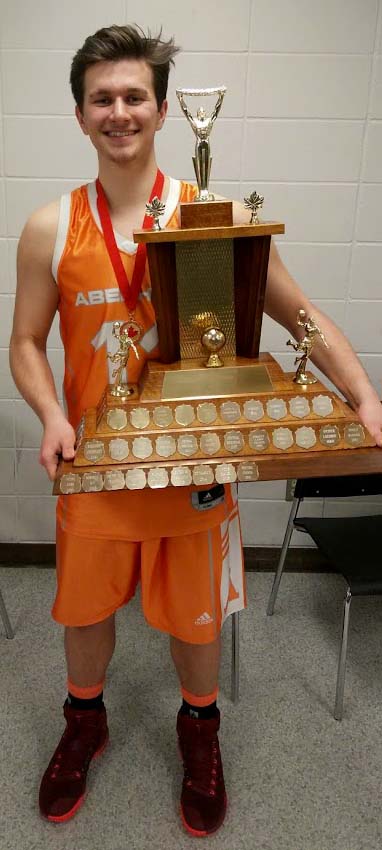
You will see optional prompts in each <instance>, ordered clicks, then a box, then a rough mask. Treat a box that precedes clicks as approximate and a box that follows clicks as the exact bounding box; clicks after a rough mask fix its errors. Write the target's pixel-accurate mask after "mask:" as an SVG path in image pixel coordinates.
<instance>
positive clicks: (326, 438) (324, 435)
mask: <svg viewBox="0 0 382 850" xmlns="http://www.w3.org/2000/svg"><path fill="white" fill-rule="evenodd" d="M340 440H341V437H340V432H339V430H338V428H337V425H323V427H322V428H320V443H322V445H323V446H338V444H339V442H340Z"/></svg>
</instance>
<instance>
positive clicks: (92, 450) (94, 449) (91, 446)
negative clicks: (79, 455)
mask: <svg viewBox="0 0 382 850" xmlns="http://www.w3.org/2000/svg"><path fill="white" fill-rule="evenodd" d="M84 457H86V460H90V462H91V463H96V462H97V460H101V458H103V457H105V447H104V444H103V442H102V441H101V440H87V442H86V443H85V445H84Z"/></svg>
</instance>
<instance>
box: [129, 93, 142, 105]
mask: <svg viewBox="0 0 382 850" xmlns="http://www.w3.org/2000/svg"><path fill="white" fill-rule="evenodd" d="M141 100H142V98H141V97H138V95H134V94H131V95H130V96H129V97H128V98H127V102H128V103H132V104H136V103H141Z"/></svg>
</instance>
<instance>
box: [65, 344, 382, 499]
mask: <svg viewBox="0 0 382 850" xmlns="http://www.w3.org/2000/svg"><path fill="white" fill-rule="evenodd" d="M204 363H205V361H202V360H194V361H192V360H189V361H180V362H178V363H172V364H170V365H168V364H163V363H159V362H156V361H152V362H149V363H147V364H146V367H145V370H144V372H143V375H142V380H141V382H140V384H139V385H138V386H137V387H136V388H135V393H134V396H133V397H132V398H129V399H128V400H126V401H121V400H120V399H117V398H114V397H113V396H112V395H111V394H110V387H109V388H107V390H106V391H105V393H104V395H103V397H102V399H101V401H100V403H99V404H98V406H97V408H91V409H89V410H88V411H86V414H85V416H84V418H83V421H82V423H81V425H80V428H79V433H78V447H77V453H76V457H75V459H74V461H73V462H70V463H68V462H63V463H62V464H60V467H59V470H58V475H57V479H56V482H55V486H54V492H55V493H56V494H59V493H64V494H70V493H80V492H99V491H101V490H121V489H129V490H134V489H143V488H144V487H149V488H152V489H158V488H165V487H167V486H187V485H190V484H193V485H195V486H202V485H209V484H213V483H214V482H218V483H223V484H224V483H230V482H234V481H238V482H244V481H257V480H274V479H285V478H291V477H293V478H297V477H300V478H310V477H319V476H326V475H337V474H340V475H351V474H359V473H368V472H381V471H382V452H381V451H380V449H373V448H372V447H373V446H375V442H374V440H373V439H372V438H371V437H370V435H369V434H368V432H367V431H366V429H365V428H364V427H363V426H362V425H361V423H360V422H359V420H358V417H357V416H356V414H355V413H354V412H353V411H352V410H350V408H349V407H348V406H347V405H346V404H345V403H344V402H343V401H342V400H341V399H340V398H339V397H338V396H337V395H336V394H335V393H334V392H332V391H329V390H327V389H326V388H325V386H324V385H323V384H322V383H321V382H319V381H317V382H316V383H312V384H309V385H307V386H301V385H299V384H296V383H294V381H293V378H294V373H284V372H283V371H282V369H281V368H280V366H279V365H278V364H277V362H276V361H275V360H274V359H273V357H271V355H269V354H261V355H260V356H259V358H257V359H256V360H253V359H250V358H244V357H234V358H231V359H230V360H228V359H225V360H224V367H223V368H221V369H207V368H206V367H205V365H204Z"/></svg>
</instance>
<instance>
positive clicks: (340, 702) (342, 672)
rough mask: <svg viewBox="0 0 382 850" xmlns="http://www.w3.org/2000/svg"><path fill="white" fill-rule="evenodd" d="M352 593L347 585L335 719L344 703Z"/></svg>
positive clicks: (339, 714)
mask: <svg viewBox="0 0 382 850" xmlns="http://www.w3.org/2000/svg"><path fill="white" fill-rule="evenodd" d="M351 600H352V595H351V591H350V587H348V589H347V591H346V595H345V599H344V610H343V619H342V640H341V648H340V657H339V661H338V674H337V688H336V702H335V706H334V717H335V719H336V720H342V711H343V703H344V688H345V667H346V652H347V647H348V631H349V618H350V603H351Z"/></svg>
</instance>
